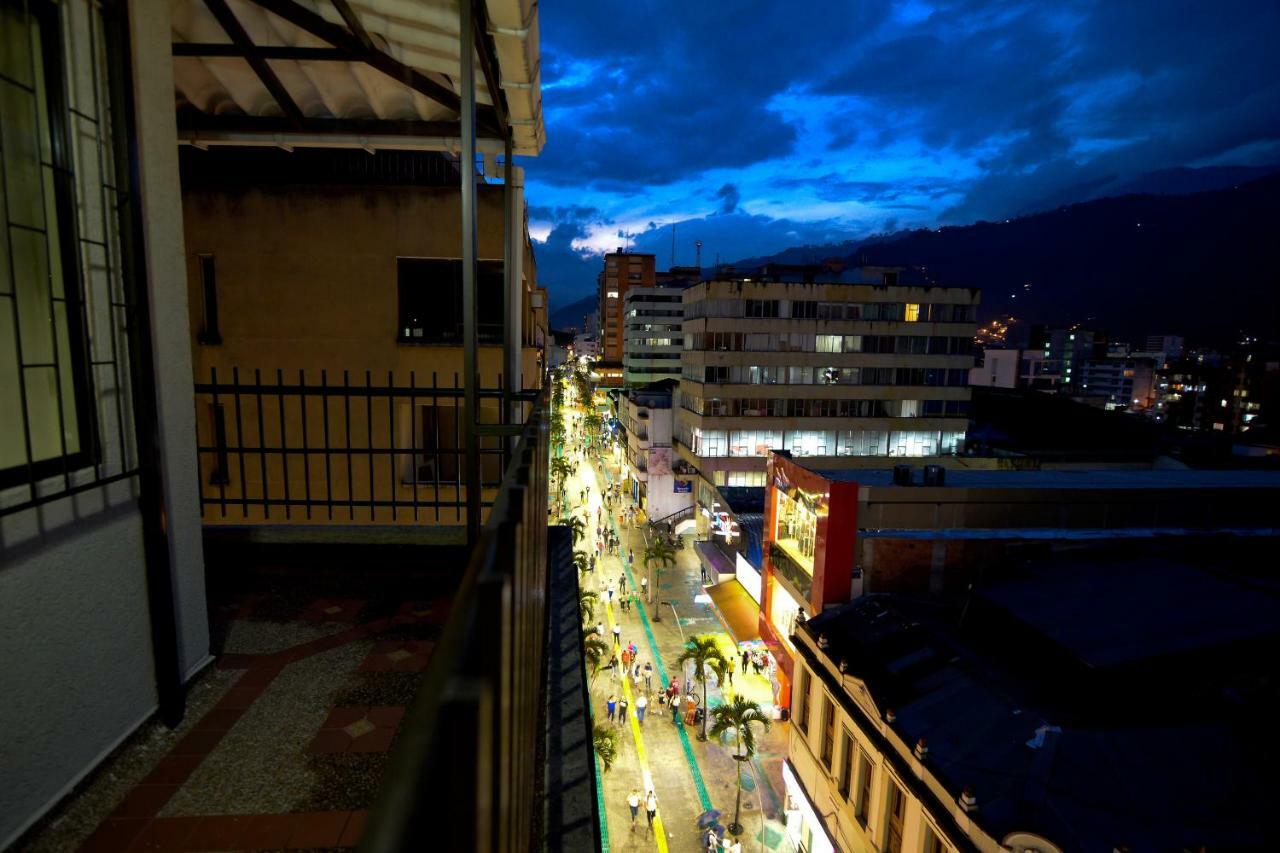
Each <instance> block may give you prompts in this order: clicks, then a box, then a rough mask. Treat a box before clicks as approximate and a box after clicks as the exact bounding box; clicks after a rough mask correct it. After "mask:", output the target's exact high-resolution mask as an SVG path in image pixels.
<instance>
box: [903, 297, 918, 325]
mask: <svg viewBox="0 0 1280 853" xmlns="http://www.w3.org/2000/svg"><path fill="white" fill-rule="evenodd" d="M903 319H904V320H906V321H907V322H908V323H915V322H917V321H919V319H920V303H919V302H908V303H907V305H906V314H905V315H904V316H903Z"/></svg>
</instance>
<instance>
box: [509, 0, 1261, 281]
mask: <svg viewBox="0 0 1280 853" xmlns="http://www.w3.org/2000/svg"><path fill="white" fill-rule="evenodd" d="M541 26H542V46H543V65H542V75H543V82H544V93H543V108H544V112H545V117H546V122H547V134H548V143H547V146H546V148H545V150H544V152H543V154H542V156H541V157H539V158H537V159H533V160H530V161H528V162H527V163H526V167H527V170H528V187H529V198H530V201H531V203H533V204H536V205H540V206H541V209H538V210H537V215H535V216H534V217H533V218H534V219H537V220H539V221H540V223H541V229H540V232H541V233H542V234H545V236H546V238H547V239H546V242H545V244H544V243H540V244H539V263H540V274H542V275H543V277H544V278H547V280H549V281H550V280H551V279H550V278H548V276H549V275H550V274H554V275H555V276H557V278H556V280H554V281H553V286H554V287H557V288H560V287H563V288H565V290H566V292H582V291H585V290H587V289H589V288H590V287H591V286H592V284H593V282H594V277H595V272H596V271H597V269H598V264H599V261H598V257H597V256H596V255H594V254H593V252H598V251H599V250H600V249H602V248H603V247H604V246H605V245H606V244H608V243H611V242H613V241H615V240H616V239H617V238H616V237H615V236H613V235H616V234H617V233H618V232H619V231H622V232H626V233H627V234H629V235H631V237H630V239H633V240H634V242H635V243H636V245H637V246H640V245H650V243H651V244H652V247H653V250H654V251H655V252H656V253H657V254H658V256H659V261H660V265H661V264H663V263H665V260H666V259H668V258H669V256H670V224H671V223H673V222H675V223H678V225H677V234H678V241H679V242H680V243H681V245H685V243H686V241H685V240H684V238H685V237H687V238H688V240H687V242H688V243H691V242H692V240H693V239H702V240H703V242H704V254H705V256H706V257H704V260H706V261H707V262H708V263H709V262H710V260H712V259H713V257H714V253H715V252H720V253H721V254H722V256H723V258H724V259H725V260H728V259H731V258H734V257H738V256H749V255H759V254H763V253H766V252H768V251H773V250H775V249H777V248H781V247H783V246H785V245H789V244H796V243H804V242H809V241H815V240H822V239H832V240H841V239H848V238H850V237H857V236H861V235H864V234H867V233H869V232H871V231H878V230H883V229H885V228H886V227H888V226H889V225H890V224H892V226H893V227H916V226H934V225H938V224H943V223H963V222H969V221H973V220H976V219H983V218H985V219H996V218H1005V217H1008V216H1011V215H1016V214H1018V213H1021V212H1029V211H1032V210H1037V209H1043V208H1046V207H1052V206H1055V205H1057V204H1061V203H1064V202H1069V201H1077V200H1082V199H1085V198H1089V197H1091V196H1093V195H1095V194H1097V193H1103V192H1106V191H1108V189H1109V188H1114V187H1117V186H1123V185H1125V183H1126V182H1129V181H1132V180H1134V179H1136V178H1138V177H1139V176H1140V175H1142V174H1143V173H1146V172H1150V171H1155V170H1161V169H1169V168H1173V167H1178V166H1189V165H1190V166H1195V165H1202V164H1211V165H1233V164H1248V165H1259V164H1263V163H1270V162H1276V160H1277V158H1278V157H1280V63H1276V62H1275V61H1274V45H1275V44H1276V43H1277V42H1278V41H1280V4H1276V3H1275V2H1274V0H1220V2H1215V3H1203V2H1199V0H1161V2H1158V3H1157V2H1155V0H1129V1H1128V2H1123V3H1098V2H1095V0H1062V2H1058V3H1053V4H1047V3H1041V2H1035V0H1012V2H1010V1H1009V0H1006V1H1005V2H982V1H981V0H867V2H861V3H856V4H854V3H847V2H831V3H826V4H823V3H819V4H809V5H807V6H803V7H797V6H795V5H794V4H787V3H766V4H753V5H750V6H738V5H734V6H730V5H727V4H719V3H713V4H689V3H685V2H680V3H677V2H673V0H650V2H647V3H644V4H614V3H598V2H595V0H562V2H558V3H556V4H552V5H548V6H545V7H543V8H542V10H541ZM587 209H589V211H588V210H587ZM531 213H532V211H531ZM733 229H737V231H736V232H735V231H734V230H733ZM680 255H681V257H680V260H681V261H682V262H685V263H688V262H691V261H692V257H691V255H692V252H691V251H684V250H682V251H681V252H680ZM685 255H688V257H685ZM544 258H546V260H544ZM552 258H555V259H556V260H552Z"/></svg>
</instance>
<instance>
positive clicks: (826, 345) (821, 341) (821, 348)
mask: <svg viewBox="0 0 1280 853" xmlns="http://www.w3.org/2000/svg"><path fill="white" fill-rule="evenodd" d="M843 343H844V337H843V336H842V335H818V352H843Z"/></svg>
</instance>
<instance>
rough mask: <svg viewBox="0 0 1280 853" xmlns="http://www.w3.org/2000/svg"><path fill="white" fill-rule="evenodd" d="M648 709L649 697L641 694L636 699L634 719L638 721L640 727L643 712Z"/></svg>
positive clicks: (642, 722) (642, 723)
mask: <svg viewBox="0 0 1280 853" xmlns="http://www.w3.org/2000/svg"><path fill="white" fill-rule="evenodd" d="M648 707H649V697H648V696H646V695H644V694H643V693H641V694H640V695H639V696H637V697H636V719H637V720H639V721H640V725H642V726H643V725H644V712H645V709H646V708H648Z"/></svg>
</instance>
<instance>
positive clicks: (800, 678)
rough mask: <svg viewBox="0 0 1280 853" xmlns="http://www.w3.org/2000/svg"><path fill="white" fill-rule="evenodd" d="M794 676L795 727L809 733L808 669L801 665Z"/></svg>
mask: <svg viewBox="0 0 1280 853" xmlns="http://www.w3.org/2000/svg"><path fill="white" fill-rule="evenodd" d="M796 675H797V678H796V691H795V695H796V702H797V705H796V728H798V729H800V731H802V732H804V733H805V734H808V733H809V681H810V680H811V677H810V675H809V670H807V669H805V668H804V667H803V666H801V667H798V668H797V673H796Z"/></svg>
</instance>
